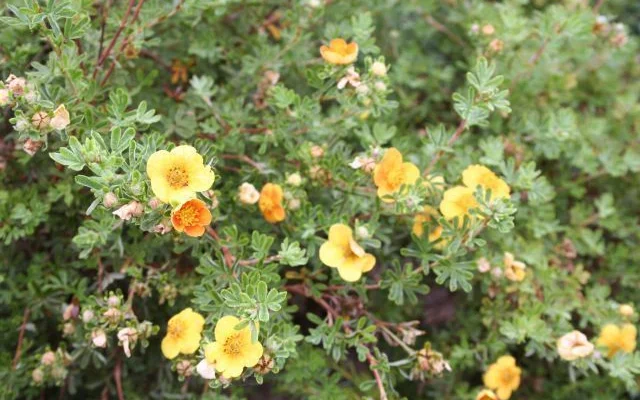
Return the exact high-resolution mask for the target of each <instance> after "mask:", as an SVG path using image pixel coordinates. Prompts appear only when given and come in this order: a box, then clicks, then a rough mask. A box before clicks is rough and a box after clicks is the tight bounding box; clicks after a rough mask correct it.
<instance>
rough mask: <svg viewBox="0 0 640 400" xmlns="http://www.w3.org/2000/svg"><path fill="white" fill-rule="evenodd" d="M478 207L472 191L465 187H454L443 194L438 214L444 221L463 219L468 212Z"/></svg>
mask: <svg viewBox="0 0 640 400" xmlns="http://www.w3.org/2000/svg"><path fill="white" fill-rule="evenodd" d="M476 207H478V202H477V201H476V198H475V197H473V190H472V189H469V188H468V187H465V186H455V187H452V188H451V189H448V190H447V191H446V192H444V195H443V196H442V201H441V202H440V212H441V213H442V215H443V216H444V217H445V218H446V219H448V220H449V219H454V218H455V217H459V218H463V217H464V216H465V215H469V210H471V209H472V208H476Z"/></svg>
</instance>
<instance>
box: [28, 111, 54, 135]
mask: <svg viewBox="0 0 640 400" xmlns="http://www.w3.org/2000/svg"><path fill="white" fill-rule="evenodd" d="M49 122H51V117H49V114H48V113H47V112H46V111H38V112H37V113H35V114H33V117H31V125H33V127H34V128H36V129H37V130H39V131H45V130H47V129H49Z"/></svg>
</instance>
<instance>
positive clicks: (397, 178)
mask: <svg viewBox="0 0 640 400" xmlns="http://www.w3.org/2000/svg"><path fill="white" fill-rule="evenodd" d="M387 181H388V183H389V186H391V187H392V188H393V189H397V188H399V187H400V185H402V184H403V183H404V175H403V174H402V168H393V169H392V170H391V171H389V174H388V175H387Z"/></svg>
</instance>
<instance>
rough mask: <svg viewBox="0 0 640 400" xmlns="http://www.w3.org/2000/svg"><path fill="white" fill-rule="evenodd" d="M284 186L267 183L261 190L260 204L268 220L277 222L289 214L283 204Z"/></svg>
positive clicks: (272, 222)
mask: <svg viewBox="0 0 640 400" xmlns="http://www.w3.org/2000/svg"><path fill="white" fill-rule="evenodd" d="M283 197H284V196H283V193H282V188H281V187H280V185H276V184H274V183H267V184H266V185H264V186H263V187H262V190H261V191H260V201H259V202H258V206H259V207H260V211H262V215H263V216H264V219H266V220H267V222H269V223H271V224H275V223H277V222H280V221H284V219H285V217H286V216H287V215H286V213H285V211H284V207H283V206H282V199H283Z"/></svg>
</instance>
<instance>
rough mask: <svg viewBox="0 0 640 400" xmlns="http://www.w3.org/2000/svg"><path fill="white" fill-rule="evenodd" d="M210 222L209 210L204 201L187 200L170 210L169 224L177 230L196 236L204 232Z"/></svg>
mask: <svg viewBox="0 0 640 400" xmlns="http://www.w3.org/2000/svg"><path fill="white" fill-rule="evenodd" d="M210 223H211V211H209V207H207V205H206V204H205V202H204V201H202V200H198V199H191V200H187V201H185V202H184V203H182V204H180V205H179V206H177V207H176V208H174V209H173V211H171V224H172V225H173V228H174V229H175V230H176V231H178V232H184V233H186V234H187V235H189V236H193V237H198V236H202V235H203V234H204V230H205V227H206V226H207V225H209V224H210Z"/></svg>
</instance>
